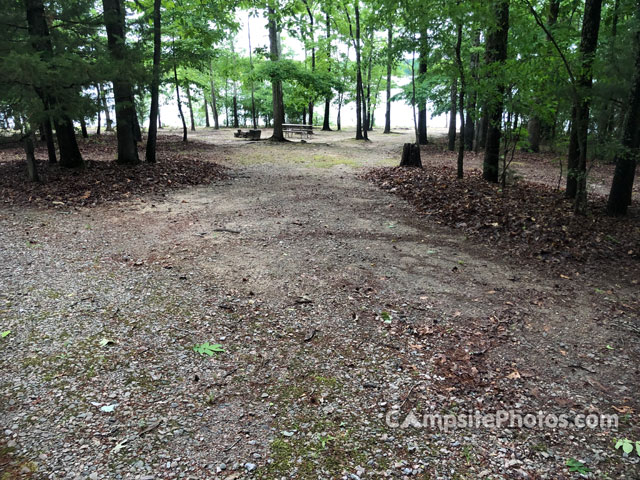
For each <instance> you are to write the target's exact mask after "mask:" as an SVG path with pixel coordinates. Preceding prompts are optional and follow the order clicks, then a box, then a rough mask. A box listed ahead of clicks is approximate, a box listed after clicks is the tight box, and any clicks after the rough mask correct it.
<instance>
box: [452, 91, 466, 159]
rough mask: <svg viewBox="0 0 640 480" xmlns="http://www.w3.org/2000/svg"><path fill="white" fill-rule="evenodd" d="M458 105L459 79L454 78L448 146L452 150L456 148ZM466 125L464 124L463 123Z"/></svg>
mask: <svg viewBox="0 0 640 480" xmlns="http://www.w3.org/2000/svg"><path fill="white" fill-rule="evenodd" d="M457 105H458V79H457V78H454V79H453V81H452V82H451V111H450V112H449V134H448V139H449V142H448V148H449V151H450V152H453V151H455V149H456V128H457V127H456V115H457V114H458V111H457ZM463 125H464V124H463Z"/></svg>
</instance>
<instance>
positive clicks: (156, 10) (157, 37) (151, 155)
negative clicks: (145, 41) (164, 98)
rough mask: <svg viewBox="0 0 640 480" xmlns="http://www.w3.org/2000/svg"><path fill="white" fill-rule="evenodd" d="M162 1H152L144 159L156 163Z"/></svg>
mask: <svg viewBox="0 0 640 480" xmlns="http://www.w3.org/2000/svg"><path fill="white" fill-rule="evenodd" d="M161 6H162V0H153V73H152V77H151V108H150V110H149V133H148V135H147V150H146V152H145V159H146V161H147V162H148V163H155V162H156V142H157V137H158V119H159V118H160V101H159V100H160V99H159V97H160V55H161V53H162V30H161V24H160V22H161V12H160V9H161Z"/></svg>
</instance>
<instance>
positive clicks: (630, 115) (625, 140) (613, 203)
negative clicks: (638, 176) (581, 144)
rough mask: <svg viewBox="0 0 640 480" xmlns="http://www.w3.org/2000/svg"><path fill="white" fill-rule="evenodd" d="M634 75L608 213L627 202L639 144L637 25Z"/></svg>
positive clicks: (639, 10)
mask: <svg viewBox="0 0 640 480" xmlns="http://www.w3.org/2000/svg"><path fill="white" fill-rule="evenodd" d="M636 20H637V21H638V24H639V25H640V1H636ZM635 37H636V42H635V47H636V62H635V75H634V80H633V84H632V86H631V92H630V93H629V103H628V105H629V109H628V111H627V115H626V118H625V122H624V131H623V135H622V142H621V143H622V145H621V150H620V151H619V152H618V154H617V155H616V169H615V172H614V174H613V181H612V183H611V191H610V192H609V199H608V201H607V212H608V213H609V215H625V214H626V213H627V207H628V206H629V205H630V204H631V195H632V191H633V181H634V178H635V172H636V165H637V163H638V149H639V148H640V133H639V132H640V47H639V45H640V27H639V26H638V25H636V35H635Z"/></svg>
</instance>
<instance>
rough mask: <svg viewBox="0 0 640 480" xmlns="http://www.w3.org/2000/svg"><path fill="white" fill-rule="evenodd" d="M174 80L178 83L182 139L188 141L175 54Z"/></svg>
mask: <svg viewBox="0 0 640 480" xmlns="http://www.w3.org/2000/svg"><path fill="white" fill-rule="evenodd" d="M173 80H174V82H175V85H176V102H177V104H178V113H179V114H180V120H181V121H182V141H183V142H186V141H187V122H186V121H185V119H184V112H183V111H182V102H181V101H180V82H179V81H178V67H177V66H176V60H175V56H174V59H173Z"/></svg>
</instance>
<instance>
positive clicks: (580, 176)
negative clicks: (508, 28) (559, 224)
mask: <svg viewBox="0 0 640 480" xmlns="http://www.w3.org/2000/svg"><path fill="white" fill-rule="evenodd" d="M584 8H585V10H584V17H583V20H582V38H581V40H580V53H581V56H582V68H581V69H580V75H579V77H578V96H579V99H578V104H577V105H576V135H577V137H576V138H577V140H578V150H579V152H580V154H579V156H578V158H577V162H576V163H575V167H577V168H574V172H575V173H574V179H575V181H576V187H577V188H576V201H575V213H576V214H579V215H582V214H585V213H586V210H587V138H588V133H589V110H590V107H591V86H592V84H593V59H594V56H595V52H596V48H597V46H598V32H599V30H600V16H601V13H602V0H586V2H585V7H584Z"/></svg>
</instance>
